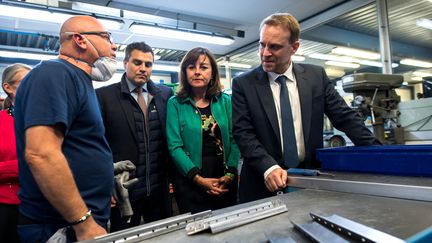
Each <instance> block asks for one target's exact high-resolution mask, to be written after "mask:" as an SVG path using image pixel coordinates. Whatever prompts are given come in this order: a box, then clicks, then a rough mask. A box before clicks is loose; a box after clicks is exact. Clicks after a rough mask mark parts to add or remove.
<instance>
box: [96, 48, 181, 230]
mask: <svg viewBox="0 0 432 243" xmlns="http://www.w3.org/2000/svg"><path fill="white" fill-rule="evenodd" d="M153 62H154V53H153V50H152V48H151V47H150V46H149V45H147V44H146V43H144V42H134V43H131V44H129V45H128V46H127V47H126V50H125V58H124V61H123V64H124V67H125V73H124V74H123V77H122V79H121V81H120V82H118V83H115V84H112V85H109V86H106V87H103V88H100V89H97V90H96V94H97V97H98V99H99V104H100V107H101V112H102V118H103V122H104V125H105V137H106V139H107V141H108V143H109V145H110V147H111V150H112V153H113V157H114V162H119V161H125V160H130V161H131V162H132V163H133V164H134V165H135V167H136V169H135V171H134V172H132V173H131V175H130V178H131V179H132V178H138V183H137V184H135V185H133V186H131V187H129V188H128V193H129V200H130V204H131V208H132V210H133V215H132V216H131V217H130V218H129V217H125V213H124V208H125V206H124V205H122V204H121V202H114V204H115V206H114V207H112V209H111V218H110V221H111V229H110V230H111V232H114V231H118V230H122V229H126V228H129V227H133V226H137V225H139V224H140V223H141V222H142V220H143V221H144V222H145V223H149V222H152V221H155V220H159V219H163V218H166V217H169V216H170V215H171V201H170V198H169V188H168V178H167V174H168V165H167V162H168V147H167V144H166V139H165V135H166V134H165V131H166V130H165V124H166V105H167V101H168V99H169V98H170V97H171V96H172V95H173V92H172V90H171V88H169V87H166V86H164V85H159V84H155V83H154V82H153V81H152V80H151V75H152V70H153ZM128 216H129V215H128Z"/></svg>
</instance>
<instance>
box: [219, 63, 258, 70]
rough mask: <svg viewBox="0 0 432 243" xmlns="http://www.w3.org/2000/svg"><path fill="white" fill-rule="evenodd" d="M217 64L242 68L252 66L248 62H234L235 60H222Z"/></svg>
mask: <svg viewBox="0 0 432 243" xmlns="http://www.w3.org/2000/svg"><path fill="white" fill-rule="evenodd" d="M219 65H222V66H225V67H226V66H228V67H232V68H244V69H249V68H251V67H252V65H249V64H243V63H235V62H222V63H220V64H219Z"/></svg>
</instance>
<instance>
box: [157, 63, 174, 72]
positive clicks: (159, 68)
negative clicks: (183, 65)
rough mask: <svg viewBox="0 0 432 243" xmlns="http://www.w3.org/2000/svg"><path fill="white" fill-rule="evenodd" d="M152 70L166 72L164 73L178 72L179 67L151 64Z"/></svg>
mask: <svg viewBox="0 0 432 243" xmlns="http://www.w3.org/2000/svg"><path fill="white" fill-rule="evenodd" d="M153 70H156V71H166V72H177V73H178V72H180V66H173V65H165V64H156V63H155V64H153Z"/></svg>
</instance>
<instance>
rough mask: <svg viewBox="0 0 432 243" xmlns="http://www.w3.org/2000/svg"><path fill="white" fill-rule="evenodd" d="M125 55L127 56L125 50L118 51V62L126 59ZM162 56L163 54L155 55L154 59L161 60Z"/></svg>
mask: <svg viewBox="0 0 432 243" xmlns="http://www.w3.org/2000/svg"><path fill="white" fill-rule="evenodd" d="M124 57H125V53H124V51H116V59H117V62H119V61H120V62H122V63H123V60H124ZM160 58H161V56H160V55H156V54H155V55H154V60H155V61H156V60H159V59H160Z"/></svg>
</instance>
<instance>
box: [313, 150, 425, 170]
mask: <svg viewBox="0 0 432 243" xmlns="http://www.w3.org/2000/svg"><path fill="white" fill-rule="evenodd" d="M316 156H317V159H318V160H319V161H320V162H321V168H322V169H323V170H329V171H350V172H364V173H379V174H390V175H409V176H432V145H387V146H353V147H338V148H325V149H318V150H317V155H316Z"/></svg>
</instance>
